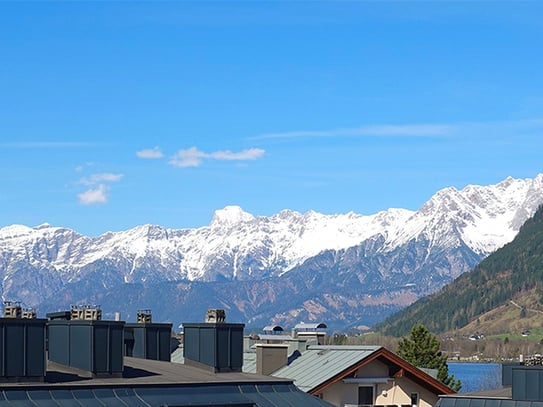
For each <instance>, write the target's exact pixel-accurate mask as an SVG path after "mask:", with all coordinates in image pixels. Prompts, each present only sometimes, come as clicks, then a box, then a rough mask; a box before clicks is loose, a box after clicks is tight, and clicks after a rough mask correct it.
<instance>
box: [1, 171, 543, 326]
mask: <svg viewBox="0 0 543 407" xmlns="http://www.w3.org/2000/svg"><path fill="white" fill-rule="evenodd" d="M541 204H543V174H540V175H538V176H537V177H535V178H534V179H513V178H507V179H506V180H504V181H502V182H500V183H498V184H496V185H491V186H474V185H470V186H467V187H465V188H464V189H462V190H457V189H455V188H445V189H443V190H440V191H438V192H437V193H436V194H435V195H434V196H433V197H432V198H431V199H430V200H429V201H428V202H426V203H425V204H424V205H423V206H422V207H421V208H420V209H419V210H418V211H410V210H406V209H389V210H387V211H382V212H379V213H377V214H374V215H369V216H365V215H359V214H355V213H352V212H351V213H348V214H339V215H323V214H320V213H317V212H313V211H310V212H307V213H305V214H301V213H298V212H295V211H291V210H283V211H281V212H279V213H277V214H275V215H273V216H270V217H264V216H253V215H251V214H249V213H247V212H244V211H243V210H242V209H241V208H240V207H237V206H228V207H225V208H224V209H220V210H217V211H216V212H215V215H214V217H213V219H212V221H211V223H210V224H209V226H205V227H201V228H196V229H177V230H176V229H167V228H164V227H161V226H154V225H145V226H139V227H136V228H134V229H131V230H128V231H123V232H118V233H106V234H104V235H101V236H99V237H96V238H90V237H86V236H83V235H81V234H79V233H77V232H75V231H73V230H70V229H66V228H60V227H52V226H50V225H47V224H45V225H40V226H38V227H27V226H21V225H12V226H8V227H4V228H2V229H0V275H1V277H2V285H1V291H2V297H3V299H4V300H19V301H21V302H22V303H23V304H25V305H27V306H33V307H39V309H41V308H44V307H53V308H55V307H56V308H59V307H63V306H64V307H69V306H70V304H73V303H81V302H82V301H87V302H99V303H102V304H110V303H111V304H112V306H116V307H117V308H122V306H119V304H124V305H125V306H126V307H127V306H128V304H130V303H131V302H132V300H133V297H134V296H136V297H137V298H138V299H139V300H140V301H141V302H145V303H141V304H139V305H136V304H133V306H135V307H136V308H138V307H139V308H146V307H148V304H149V303H153V304H160V300H161V299H162V300H163V299H164V292H168V293H169V294H168V295H167V296H166V297H168V300H169V301H170V302H173V303H174V304H179V307H180V309H177V310H174V309H170V311H168V312H170V313H168V312H166V311H164V310H162V311H161V310H160V308H164V307H161V306H160V305H158V308H159V309H156V310H155V311H154V312H155V313H157V312H158V313H159V315H158V316H159V317H163V318H161V319H169V320H172V321H175V322H177V321H180V322H182V320H181V319H182V318H183V315H186V317H189V316H190V314H187V312H184V311H183V308H184V307H186V306H187V304H186V299H187V298H188V297H191V296H194V297H195V298H196V297H197V292H200V291H201V290H211V295H210V293H208V295H207V296H204V297H205V298H201V299H198V298H196V300H195V301H196V303H198V304H200V305H201V307H202V309H203V308H206V307H212V306H217V305H216V304H213V302H214V301H216V302H217V303H218V305H219V306H222V307H226V308H228V309H230V310H231V311H232V312H233V315H234V316H238V318H243V319H244V321H242V322H247V321H249V322H251V321H253V322H255V323H257V322H259V321H261V320H262V321H264V320H265V319H266V318H267V319H268V321H269V320H270V319H271V320H275V321H284V322H285V323H288V322H291V321H292V322H294V319H295V318H305V319H306V320H311V319H315V318H320V317H327V318H328V319H330V318H335V317H334V316H335V315H340V314H341V313H343V314H349V312H347V313H345V310H344V309H343V308H345V307H347V308H348V307H349V305H348V303H349V298H348V296H347V295H345V289H344V288H345V287H343V289H342V288H341V287H342V286H341V284H339V285H338V281H336V280H337V279H338V276H343V277H345V278H348V279H351V278H353V277H356V278H355V280H356V281H358V284H360V285H363V286H364V287H363V289H362V287H359V289H358V291H357V294H355V296H357V295H359V294H360V295H361V294H364V293H366V294H364V295H372V297H371V298H372V300H371V301H370V300H369V297H361V298H359V299H358V300H360V301H362V304H358V303H357V304H356V306H352V307H351V308H353V309H352V311H353V315H354V314H356V312H355V311H356V310H357V309H359V308H360V307H361V306H365V305H368V306H369V305H371V304H373V303H377V304H378V305H379V306H380V307H385V308H386V309H385V310H382V311H381V313H380V314H379V313H378V314H379V315H381V317H382V316H384V315H385V314H386V313H390V312H392V311H393V310H394V309H397V308H398V307H401V306H405V305H407V303H409V302H411V301H413V300H415V299H416V298H418V297H420V296H421V295H426V294H428V293H430V292H432V291H435V290H437V289H439V288H440V287H441V286H442V285H443V284H446V283H447V282H449V281H451V280H452V279H453V278H455V277H457V276H458V275H459V274H461V273H462V272H464V271H466V270H469V269H470V268H471V267H473V266H474V265H475V264H476V263H477V262H478V261H480V260H481V259H482V258H483V257H485V256H486V255H488V254H489V253H492V252H493V251H495V250H496V249H498V248H500V247H501V246H503V245H504V244H506V243H508V242H509V241H511V240H512V239H513V238H514V236H515V235H516V233H517V232H518V230H519V228H520V227H521V226H522V224H523V223H524V222H525V221H526V220H527V219H528V218H529V217H530V216H532V215H533V213H534V212H535V210H536V209H537V207H538V206H539V205H541ZM324 259H331V260H324ZM377 259H379V261H378V264H373V263H372V262H376V261H377ZM323 262H324V264H325V266H323ZM429 267H432V269H429ZM391 273H392V274H391ZM417 273H418V274H417ZM316 275H319V276H320V277H319V281H320V283H319V284H313V285H308V284H309V283H308V282H310V281H311V280H312V279H314V278H315V276H316ZM371 275H375V276H374V277H372V279H373V280H372V281H373V284H374V286H373V287H371V286H368V284H367V283H368V276H371ZM399 276H401V278H400V277H399ZM343 277H342V278H343ZM415 277H416V278H415ZM264 282H265V284H264ZM363 282H364V283H363ZM398 282H401V284H400V286H398V285H397V284H396V283H398ZM421 283H422V284H421ZM285 284H286V286H288V287H290V291H289V292H288V294H287V293H286V295H288V296H289V301H280V303H275V304H274V301H273V297H274V295H273V294H270V290H271V291H272V292H273V293H277V292H279V291H281V290H282V289H284V287H285ZM180 285H181V286H182V287H183V290H180V289H179V287H180ZM263 286H266V287H268V288H267V289H268V291H267V293H268V294H262V293H261V292H260V290H262V287H263ZM302 286H304V287H303V288H302ZM317 286H319V287H321V288H319V289H316V287H317ZM135 287H138V289H137V290H136V293H133V290H134V289H135ZM158 287H161V288H160V289H158ZM174 287H176V288H174ZM219 287H223V288H224V289H227V291H228V294H229V295H230V296H227V295H225V296H224V298H223V294H222V293H221V292H220V289H219ZM226 287H227V288H226ZM349 287H350V288H353V289H354V288H356V283H355V285H354V286H353V285H352V284H351V286H349ZM377 287H379V288H378V290H380V292H381V293H382V295H384V296H385V297H388V298H389V300H388V303H387V300H386V298H384V297H383V298H382V299H381V300H376V299H375V290H376V289H377ZM394 287H396V288H394ZM195 290H196V291H195ZM198 290H200V291H198ZM217 290H219V291H217ZM240 290H241V291H240ZM255 290H256V291H255ZM251 292H252V293H253V294H252V295H258V299H254V298H253V299H252V300H251V294H250V293H251ZM256 292H258V294H255V293H256ZM296 292H299V293H300V294H299V295H297V294H296ZM130 293H132V294H130ZM342 293H343V294H342ZM369 293H373V294H369ZM129 294H130V295H132V297H131V298H132V300H131V299H129V298H128V297H127V296H128V295H129ZM244 295H246V296H247V298H244ZM327 295H328V297H327ZM334 296H337V297H338V298H336V299H335V300H334V299H330V300H327V301H324V300H323V299H326V298H332V297H334ZM185 297H187V298H185ZM339 297H341V299H340V298H339ZM296 298H298V299H296ZM119 300H120V301H119ZM63 301H64V302H65V304H64V305H63ZM312 301H313V303H312ZM351 302H352V301H351ZM259 303H261V304H260V305H258V304H259ZM317 303H318V306H317V305H315V304H317ZM332 303H333V304H336V305H337V304H339V305H337V306H338V309H336V310H335V311H333V310H332V308H333V307H332V306H331V305H330V304H332ZM364 303H366V304H364ZM248 304H250V306H248ZM304 304H305V305H304ZM311 304H313V308H315V307H316V308H317V309H318V308H324V309H325V311H323V312H320V313H319V312H317V311H315V310H314V309H313V311H310V310H309V308H311V307H312V306H311ZM326 304H328V305H326ZM342 304H343V305H342ZM266 306H269V308H270V311H266V312H264V311H263V310H262V307H266ZM102 308H104V305H103V306H102ZM193 309H194V307H191V312H192V310H193ZM48 310H50V309H44V310H43V312H47V311H48ZM119 310H120V311H122V312H125V315H132V314H133V313H134V312H135V309H134V310H130V309H119ZM105 311H106V312H107V311H108V310H105ZM110 311H112V312H113V311H117V309H114V310H110ZM263 312H264V313H263ZM373 314H375V312H373ZM195 315H200V316H201V315H203V313H202V312H200V313H199V314H195ZM379 315H377V318H379ZM186 317H185V318H186ZM337 318H339V319H337V321H338V323H337V325H338V326H347V325H356V324H360V323H363V322H364V321H361V320H359V319H357V320H352V319H349V317H341V316H340V317H337ZM199 319H201V318H199ZM374 319H375V318H374ZM326 322H328V323H329V322H330V321H326ZM368 322H375V321H368ZM332 325H333V323H332Z"/></svg>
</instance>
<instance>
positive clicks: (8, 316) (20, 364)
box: [0, 301, 47, 382]
mask: <svg viewBox="0 0 543 407" xmlns="http://www.w3.org/2000/svg"><path fill="white" fill-rule="evenodd" d="M46 322H47V320H45V319H37V318H32V319H27V318H24V319H23V318H21V307H20V305H19V304H18V303H12V302H10V301H6V302H5V303H4V318H0V381H4V382H18V381H44V379H45V371H46V363H45V324H46Z"/></svg>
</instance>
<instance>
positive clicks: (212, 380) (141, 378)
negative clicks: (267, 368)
mask: <svg viewBox="0 0 543 407" xmlns="http://www.w3.org/2000/svg"><path fill="white" fill-rule="evenodd" d="M79 373H80V371H78V370H77V369H72V368H70V367H67V366H63V365H60V364H58V363H54V362H51V361H49V362H48V364H47V375H46V377H45V381H44V382H17V383H0V407H1V406H21V407H24V406H29V407H30V406H36V405H39V406H81V405H85V406H142V407H143V406H147V407H155V406H156V407H159V406H166V405H170V406H173V405H176V406H189V405H191V406H225V405H232V406H240V407H255V406H258V407H277V406H291V407H295V406H314V407H325V406H330V404H329V403H327V402H324V401H323V400H319V399H318V398H316V397H313V396H311V395H309V394H307V393H305V392H302V391H300V390H299V389H298V388H296V387H295V386H294V385H293V384H292V381H290V380H287V379H280V378H274V377H269V376H262V375H256V374H246V373H236V372H233V373H213V372H211V371H208V370H205V369H199V368H196V367H193V366H186V365H181V364H178V363H170V362H164V361H156V360H147V359H138V358H130V357H125V359H124V373H123V377H106V378H89V377H83V376H80V375H79Z"/></svg>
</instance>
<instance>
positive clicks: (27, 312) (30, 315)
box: [21, 308, 38, 319]
mask: <svg viewBox="0 0 543 407" xmlns="http://www.w3.org/2000/svg"><path fill="white" fill-rule="evenodd" d="M37 316H38V315H37V313H36V310H35V309H34V308H23V313H22V315H21V317H22V318H24V319H35V318H37Z"/></svg>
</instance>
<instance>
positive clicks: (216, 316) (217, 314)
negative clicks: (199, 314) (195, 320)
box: [205, 308, 226, 324]
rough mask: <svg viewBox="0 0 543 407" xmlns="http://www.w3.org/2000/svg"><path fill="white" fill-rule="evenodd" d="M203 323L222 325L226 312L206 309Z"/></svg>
mask: <svg viewBox="0 0 543 407" xmlns="http://www.w3.org/2000/svg"><path fill="white" fill-rule="evenodd" d="M205 322H206V324H222V323H224V322H226V312H224V310H223V309H215V308H212V309H208V310H207V312H206V318H205Z"/></svg>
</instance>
